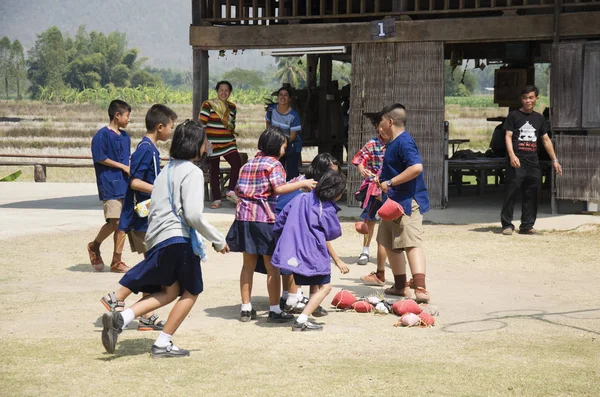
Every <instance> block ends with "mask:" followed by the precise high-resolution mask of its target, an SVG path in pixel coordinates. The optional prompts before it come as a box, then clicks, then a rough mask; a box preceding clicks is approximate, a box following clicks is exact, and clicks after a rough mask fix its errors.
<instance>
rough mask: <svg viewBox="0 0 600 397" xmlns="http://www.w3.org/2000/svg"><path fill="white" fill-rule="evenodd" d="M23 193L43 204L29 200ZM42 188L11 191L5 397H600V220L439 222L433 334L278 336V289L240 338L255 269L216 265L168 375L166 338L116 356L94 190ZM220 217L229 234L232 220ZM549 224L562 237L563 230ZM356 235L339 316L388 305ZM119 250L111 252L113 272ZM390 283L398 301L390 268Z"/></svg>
mask: <svg viewBox="0 0 600 397" xmlns="http://www.w3.org/2000/svg"><path fill="white" fill-rule="evenodd" d="M32 185H35V184H32ZM39 185H41V184H38V186H39ZM15 189H17V190H23V189H25V190H27V189H30V190H28V193H27V195H26V197H25V196H23V195H19V192H18V191H17V190H15ZM31 189H33V190H31ZM40 189H48V187H47V185H46V187H44V188H42V187H39V188H34V187H31V186H26V185H22V186H21V187H19V186H18V184H11V187H10V189H9V188H7V187H5V186H3V187H2V188H1V189H0V221H2V222H1V223H2V228H1V231H0V269H1V272H0V287H1V288H0V294H1V297H2V299H1V300H0V312H1V313H2V317H1V319H0V338H1V340H2V341H3V343H2V348H1V349H0V362H1V363H2V364H1V365H0V385H1V387H0V395H1V396H29V395H36V396H46V395H48V396H49V395H52V396H54V395H65V396H66V395H92V396H95V395H133V394H145V393H151V394H163V395H164V394H165V393H167V394H171V395H226V396H229V395H236V396H237V395H268V396H270V395H278V396H287V395H289V396H298V395H306V394H308V393H321V394H323V395H336V396H337V395H339V396H380V395H401V394H405V393H406V394H411V395H432V396H505V395H508V396H575V395H577V396H595V395H598V384H599V382H600V299H599V298H600V289H599V288H598V285H599V284H600V272H598V269H599V265H600V260H599V258H598V256H599V252H600V247H599V245H600V228H599V227H598V226H597V225H581V223H588V222H586V221H585V220H586V219H589V218H578V219H580V220H584V221H583V222H579V223H580V224H579V225H576V228H574V229H573V230H562V231H549V230H550V229H555V228H553V227H551V226H549V227H548V230H547V231H543V232H542V233H541V234H540V235H538V236H520V235H513V236H510V237H506V236H502V235H501V234H499V232H500V229H499V225H498V224H497V223H492V222H487V223H486V222H483V223H477V224H464V225H452V224H438V223H436V224H433V223H431V222H433V221H430V222H428V224H426V225H425V236H424V238H425V247H426V254H427V265H428V272H427V286H428V290H429V291H430V292H431V294H432V298H433V299H432V305H435V306H436V307H437V308H438V309H439V313H440V314H439V316H438V317H436V321H437V324H436V326H435V327H433V328H429V329H421V328H410V329H407V328H396V327H394V326H393V325H394V323H395V322H396V321H397V317H396V316H393V315H388V316H381V315H374V314H358V313H351V312H335V311H333V310H331V311H330V313H329V316H327V317H324V318H322V319H321V320H320V321H321V322H322V323H323V324H324V327H325V329H324V331H323V332H317V333H292V332H291V330H290V327H289V325H285V326H280V325H272V324H268V323H267V322H266V313H267V310H268V303H267V298H266V296H267V292H266V282H265V276H263V275H256V276H255V288H254V297H253V303H254V305H255V307H256V308H257V309H258V310H259V318H258V320H257V321H255V322H251V323H240V322H239V321H238V316H239V301H240V298H239V271H240V267H241V254H229V255H225V256H222V255H218V254H216V253H213V254H211V255H210V257H209V261H208V263H206V264H204V265H203V272H204V280H205V292H203V293H202V294H201V296H200V298H199V299H198V302H197V304H196V306H195V307H194V308H193V310H192V312H191V313H190V316H189V318H188V319H187V320H186V321H185V322H184V323H183V325H182V327H181V328H180V329H179V331H178V332H177V334H176V335H175V337H174V341H175V343H176V344H178V345H180V346H182V347H184V348H188V349H190V350H191V352H192V353H191V356H190V357H189V358H184V359H172V360H153V359H151V358H150V357H149V355H148V351H149V350H150V347H151V345H152V343H153V341H154V339H155V338H156V336H157V334H156V333H154V332H138V331H137V330H136V327H137V322H136V321H134V322H133V323H132V324H131V325H130V326H129V328H128V329H127V330H125V331H124V332H123V333H122V334H121V336H120V339H119V343H118V345H117V351H116V353H115V354H108V353H106V352H105V351H104V349H103V347H102V344H101V341H100V331H101V329H102V328H101V322H100V317H101V315H102V314H103V312H104V309H103V306H102V305H101V304H100V302H99V299H100V297H101V296H102V294H104V293H106V292H108V291H113V290H115V288H116V286H117V282H118V280H119V278H120V276H119V275H116V274H112V273H109V272H104V273H93V272H92V270H91V267H90V265H89V263H88V258H87V253H86V250H85V246H86V243H87V242H88V241H90V240H91V239H92V238H93V237H94V235H95V233H96V232H97V229H98V227H99V226H100V222H101V218H102V215H101V211H100V209H99V206H98V204H97V201H96V199H95V198H94V197H93V196H90V195H86V192H89V191H90V188H89V186H87V187H85V186H84V187H83V188H81V187H70V188H69V187H61V188H60V189H58V190H57V191H56V192H55V194H54V196H52V195H51V194H48V192H46V193H44V192H42V193H39V192H41V191H42V190H40ZM69 189H71V190H69ZM55 190H56V189H55ZM33 191H37V192H38V194H34V193H32V192H33ZM67 191H68V194H67V193H66V192H67ZM64 196H68V197H64ZM11 197H13V199H11ZM34 203H37V204H35V205H34ZM208 211H209V210H207V213H208ZM445 211H451V210H450V209H448V210H445ZM492 212H493V216H494V217H496V216H497V214H496V212H497V210H496V209H495V208H494V209H492ZM209 215H210V219H211V220H212V221H213V223H214V224H215V226H217V227H218V228H219V229H220V230H221V231H222V232H224V233H225V232H226V231H227V229H228V227H229V225H230V223H231V219H232V217H231V210H230V209H229V210H228V211H224V212H223V213H222V214H209ZM490 217H491V215H490ZM596 218H597V217H596ZM74 219H80V221H79V222H76V221H73V220H74ZM344 219H348V220H349V218H346V217H345V218H344ZM490 219H491V218H490ZM543 221H544V222H541V223H542V225H546V224H547V225H552V222H551V221H552V218H551V217H544V219H543ZM538 226H539V225H538ZM343 227H344V235H343V237H342V238H340V239H339V240H336V241H335V242H334V246H335V248H336V250H337V251H338V253H339V255H340V256H341V257H342V258H343V259H344V260H345V261H347V263H348V264H349V265H350V273H348V274H346V275H341V274H340V273H339V272H338V271H337V269H335V268H334V269H333V271H332V276H333V277H332V283H333V286H334V290H333V292H332V294H331V295H330V296H329V297H328V298H327V300H326V301H325V303H326V304H327V306H329V302H330V301H331V298H332V297H333V295H334V294H335V293H336V292H337V291H339V290H340V289H341V288H346V289H348V290H350V291H352V292H354V293H356V294H357V295H364V296H367V295H371V294H376V293H379V292H380V291H381V290H380V289H379V288H375V287H366V286H363V285H362V284H361V283H360V281H359V277H360V276H361V275H363V274H365V273H367V272H369V271H371V270H374V265H373V264H370V265H368V266H358V265H356V264H355V261H356V259H357V255H358V253H359V251H360V247H361V240H360V238H359V237H358V236H357V235H356V234H355V232H354V229H353V222H351V221H348V222H344V224H343ZM128 248H129V247H128V245H126V250H125V254H124V259H125V261H126V262H127V263H129V264H131V265H133V264H135V263H136V262H137V261H139V260H140V257H139V256H137V255H134V254H132V253H130V252H129V250H128ZM372 249H374V246H373V247H372ZM110 251H111V243H109V242H108V241H107V242H106V243H105V244H104V245H103V246H102V252H103V255H104V258H105V260H108V258H109V257H110ZM387 277H388V282H387V284H388V286H389V285H391V282H390V281H391V280H392V275H391V271H390V270H389V269H388V273H387ZM135 299H136V297H135V296H132V297H131V298H130V299H129V300H128V301H127V302H128V303H129V304H130V303H132V302H134V300H135ZM168 312H169V310H168V308H163V309H161V310H159V312H158V313H159V314H160V315H161V317H162V318H166V316H167V315H168Z"/></svg>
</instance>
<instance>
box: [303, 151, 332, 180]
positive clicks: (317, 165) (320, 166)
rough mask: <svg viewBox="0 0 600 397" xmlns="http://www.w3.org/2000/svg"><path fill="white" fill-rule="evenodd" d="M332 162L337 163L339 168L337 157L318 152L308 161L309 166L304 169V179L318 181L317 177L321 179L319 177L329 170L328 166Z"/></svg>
mask: <svg viewBox="0 0 600 397" xmlns="http://www.w3.org/2000/svg"><path fill="white" fill-rule="evenodd" d="M332 164H335V165H337V166H338V169H339V167H340V162H339V161H338V159H336V158H335V157H333V156H332V155H331V154H329V153H321V154H318V155H317V157H315V158H314V159H313V161H312V162H311V163H310V166H309V167H308V170H307V171H306V174H305V176H306V179H314V180H315V181H317V182H318V181H319V179H321V177H322V176H323V174H325V173H326V172H327V171H329V170H331V168H330V167H331V165H332Z"/></svg>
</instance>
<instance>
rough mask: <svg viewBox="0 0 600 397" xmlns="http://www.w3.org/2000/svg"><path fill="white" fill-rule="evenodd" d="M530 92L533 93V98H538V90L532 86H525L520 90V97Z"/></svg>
mask: <svg viewBox="0 0 600 397" xmlns="http://www.w3.org/2000/svg"><path fill="white" fill-rule="evenodd" d="M530 92H534V93H535V96H539V95H540V90H538V88H537V87H536V86H534V85H526V86H525V87H523V89H522V90H521V95H520V96H523V95H527V94H529V93H530Z"/></svg>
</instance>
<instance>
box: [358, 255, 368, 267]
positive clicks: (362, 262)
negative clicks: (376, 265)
mask: <svg viewBox="0 0 600 397" xmlns="http://www.w3.org/2000/svg"><path fill="white" fill-rule="evenodd" d="M367 263H369V254H365V253H364V252H363V253H361V254H360V256H359V257H358V262H356V264H357V265H361V266H364V265H366V264H367Z"/></svg>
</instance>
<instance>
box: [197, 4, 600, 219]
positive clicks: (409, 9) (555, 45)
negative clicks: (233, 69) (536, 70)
mask: <svg viewBox="0 0 600 397" xmlns="http://www.w3.org/2000/svg"><path fill="white" fill-rule="evenodd" d="M594 40H596V41H594ZM597 40H600V1H598V0H372V1H368V0H192V25H191V27H190V44H191V46H192V47H193V54H194V56H193V59H194V66H193V68H194V115H193V116H194V117H197V116H198V112H199V107H200V104H201V102H202V100H204V99H205V98H206V97H207V95H208V89H209V88H208V50H234V49H282V48H299V47H300V48H306V47H309V48H312V49H313V50H311V55H309V56H308V62H307V63H308V65H307V68H308V70H307V72H308V73H307V74H308V80H309V82H308V86H309V87H308V91H309V92H308V98H313V99H312V101H313V105H314V106H315V107H316V108H317V109H318V115H319V116H318V118H317V119H316V120H315V121H314V122H313V123H308V124H306V125H304V126H303V136H304V137H305V138H306V140H307V141H309V142H310V144H312V145H318V146H319V150H320V151H331V152H333V153H335V154H337V155H339V154H340V153H341V148H342V145H343V144H347V145H348V152H349V153H350V154H352V153H355V152H356V151H357V150H358V149H359V148H360V147H361V146H362V145H363V144H364V143H365V142H366V141H367V140H368V139H369V138H371V137H372V136H374V134H375V131H374V129H373V127H372V126H371V125H370V124H369V121H368V120H366V119H365V118H364V117H362V113H363V112H373V111H377V110H379V109H381V108H382V107H383V106H384V105H386V104H389V103H392V102H400V103H402V104H404V105H405V106H406V107H407V109H408V112H409V121H408V123H409V124H408V127H409V130H410V131H411V133H412V135H413V136H414V137H415V140H416V141H417V144H418V145H419V148H420V151H421V154H422V157H423V161H424V166H425V172H426V182H427V185H428V189H429V192H430V198H431V203H432V207H434V208H439V207H441V206H442V205H443V204H444V175H445V170H444V168H445V167H444V165H445V164H444V162H445V155H446V154H447V144H446V142H445V139H444V76H443V71H444V60H445V59H450V60H451V62H458V61H462V60H463V59H496V60H499V61H501V62H503V63H504V64H505V66H507V69H512V70H517V71H518V72H517V73H513V74H512V76H511V74H510V73H507V76H508V77H507V78H506V79H505V80H504V81H503V84H505V87H504V89H503V90H502V91H500V90H498V91H499V92H503V93H504V94H507V93H508V95H509V96H511V95H512V96H511V97H510V98H508V100H509V102H510V101H512V103H514V102H516V103H517V104H518V90H519V89H520V88H521V87H519V85H520V84H523V83H533V77H534V76H533V65H534V63H535V62H552V74H551V87H552V89H551V119H552V128H553V131H555V135H554V137H555V141H556V147H557V151H558V156H559V158H560V159H561V161H562V163H563V167H564V169H565V175H564V176H563V177H562V178H560V179H559V182H558V183H557V184H556V186H555V191H554V194H553V197H554V198H558V199H565V200H583V201H600V169H599V168H600V167H599V164H600V160H598V159H600V133H598V130H600V42H598V41H597ZM323 47H325V48H323ZM332 47H338V48H342V49H343V51H340V54H335V53H331V48H332ZM315 48H323V49H322V51H319V50H318V49H315ZM338 57H341V58H339V59H342V58H343V59H351V62H352V84H351V94H350V130H349V136H348V137H344V136H343V135H342V134H341V132H340V131H339V128H338V127H339V123H337V121H336V120H337V119H338V117H339V115H338V114H336V112H337V110H335V109H337V107H336V106H332V104H333V103H334V102H335V101H336V100H337V99H338V97H339V87H337V86H336V84H335V83H334V82H332V81H331V63H332V60H333V59H336V58H338ZM344 57H345V58H344ZM317 64H318V65H319V68H320V81H319V84H318V85H317V81H316V67H317ZM497 83H498V82H497ZM317 87H318V90H317ZM511 87H512V90H511ZM311 90H316V91H313V92H311ZM315 93H316V95H315ZM515 93H516V94H515ZM515 95H516V96H515ZM505 100H506V99H505ZM348 175H349V178H348V191H350V192H352V191H355V190H356V189H357V187H358V185H359V184H360V181H361V179H362V178H361V177H360V176H359V175H358V173H357V172H356V171H355V170H354V169H353V167H350V169H349V172H348ZM349 204H354V202H353V197H352V195H350V197H349Z"/></svg>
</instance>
